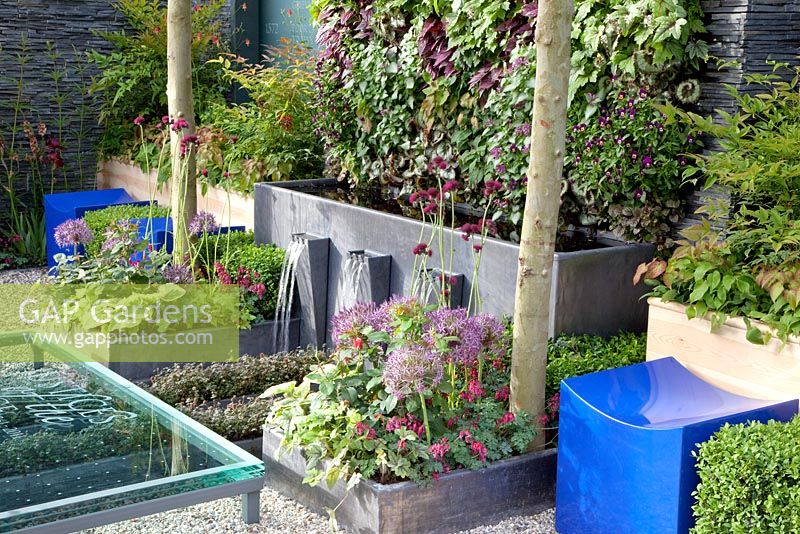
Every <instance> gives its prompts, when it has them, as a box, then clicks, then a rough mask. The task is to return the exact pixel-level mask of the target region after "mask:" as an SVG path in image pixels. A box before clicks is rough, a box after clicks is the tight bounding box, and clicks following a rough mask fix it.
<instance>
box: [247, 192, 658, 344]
mask: <svg viewBox="0 0 800 534" xmlns="http://www.w3.org/2000/svg"><path fill="white" fill-rule="evenodd" d="M330 185H331V184H330V183H329V182H327V181H325V180H309V181H303V182H282V183H281V184H266V183H262V184H256V187H255V232H256V242H258V243H274V244H276V245H279V246H282V247H286V246H287V245H288V244H289V243H290V242H291V241H292V236H293V235H296V234H303V233H306V234H311V235H314V236H318V237H322V238H330V250H329V254H328V256H327V258H326V259H327V265H319V266H316V267H317V268H318V269H319V270H322V271H325V272H327V275H328V276H327V316H326V317H325V320H326V322H327V321H329V320H330V318H331V317H332V316H333V315H334V314H335V313H336V311H337V309H336V307H337V303H338V302H341V300H342V299H341V298H340V297H341V295H339V292H341V290H342V289H341V288H342V283H341V281H342V280H343V266H344V264H345V262H346V260H347V258H348V257H349V254H351V253H352V251H364V250H366V251H369V253H371V254H375V255H381V256H389V257H390V268H389V269H388V271H389V273H388V280H387V283H388V284H389V290H390V291H389V292H390V294H395V295H407V294H408V293H409V290H410V286H411V280H412V276H413V275H414V273H413V265H414V258H415V257H414V254H413V253H412V250H413V248H414V247H415V246H416V245H417V244H418V243H419V241H420V235H421V233H422V232H423V230H424V234H422V235H423V236H424V237H423V239H426V238H427V236H428V235H429V232H430V228H429V227H428V228H424V229H423V223H422V222H420V221H417V220H414V219H411V218H408V217H403V216H399V215H393V214H389V213H385V212H382V211H377V210H373V209H367V208H364V207H360V206H354V205H351V204H346V203H343V202H339V201H337V200H332V199H330V198H324V196H321V195H320V194H319V193H320V192H323V193H324V191H325V190H326V188H327V190H328V191H330ZM308 191H311V192H314V193H315V194H310V193H309V192H308ZM445 242H446V243H448V244H449V242H450V231H449V230H446V234H445ZM600 244H601V245H603V246H602V248H597V249H594V250H584V251H578V252H559V253H557V254H556V256H555V265H554V267H553V269H554V270H553V286H552V294H551V300H550V303H549V306H550V325H549V331H550V335H551V336H555V335H558V334H560V333H575V334H599V335H606V336H608V335H613V334H616V333H618V332H620V331H640V332H641V331H644V330H645V328H646V327H647V304H646V303H645V302H643V301H642V300H641V297H642V295H643V294H644V292H645V289H644V288H642V287H634V286H633V284H632V283H631V279H632V277H633V273H634V271H635V270H636V267H637V265H639V264H640V263H642V262H646V261H648V260H649V259H650V258H652V255H653V251H654V249H653V247H652V246H650V245H639V244H627V243H623V242H620V241H615V240H613V239H609V238H603V239H600ZM453 245H454V254H453V263H452V269H445V270H450V271H451V273H450V274H453V275H459V274H460V275H463V276H464V286H463V290H462V292H461V294H462V297H461V300H460V302H455V303H454V304H456V305H458V304H460V305H462V306H466V305H467V304H468V301H469V295H470V288H471V285H472V280H471V279H472V272H473V262H474V257H473V253H472V247H471V245H470V244H468V243H465V242H464V241H463V240H462V236H461V232H456V234H455V235H454V236H453ZM437 250H438V249H437ZM437 256H438V253H434V255H433V257H432V258H431V259H430V260H429V263H428V267H429V268H432V269H435V270H436V269H439V268H440V266H439V265H438V259H437ZM518 257H519V246H518V245H516V244H514V243H510V242H506V241H501V240H497V239H489V240H488V241H487V242H486V244H485V246H484V249H483V254H482V259H481V268H480V276H479V281H478V282H479V287H480V289H481V294H482V296H483V304H484V310H483V311H485V312H488V313H492V314H494V315H496V316H501V315H504V314H512V313H513V306H514V294H515V290H516V277H517V266H518V265H519V261H518ZM446 262H447V267H448V268H449V266H450V264H449V260H446ZM543 305H548V304H547V303H543Z"/></svg>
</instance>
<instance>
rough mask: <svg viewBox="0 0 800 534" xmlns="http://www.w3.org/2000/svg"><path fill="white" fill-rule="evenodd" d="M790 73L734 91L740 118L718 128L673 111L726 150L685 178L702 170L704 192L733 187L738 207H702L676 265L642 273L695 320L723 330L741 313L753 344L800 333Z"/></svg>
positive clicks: (796, 85) (797, 162) (796, 142)
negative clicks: (754, 90) (752, 89)
mask: <svg viewBox="0 0 800 534" xmlns="http://www.w3.org/2000/svg"><path fill="white" fill-rule="evenodd" d="M775 68H776V71H778V70H779V69H783V68H785V65H776V67H775ZM793 74H794V75H793V77H792V78H791V79H790V80H789V81H785V80H784V79H783V78H782V77H781V76H778V75H777V74H773V75H767V76H764V75H759V76H750V77H748V80H749V81H750V82H751V83H756V84H758V85H760V86H761V87H762V88H763V90H762V92H761V93H760V94H755V95H751V94H748V93H735V96H736V101H737V104H738V105H739V107H740V109H741V112H740V113H739V114H737V115H733V116H730V115H725V116H723V118H724V120H723V121H722V122H721V123H719V124H715V123H714V122H713V121H712V119H711V118H704V117H699V116H697V115H694V114H687V113H682V112H680V111H678V110H671V111H670V115H671V117H672V118H681V119H683V120H687V121H689V122H690V123H691V124H692V126H693V128H695V129H696V130H701V131H705V132H709V133H711V135H713V136H714V137H715V138H716V139H718V140H719V141H720V143H721V144H722V146H723V148H725V149H726V151H724V152H715V153H712V154H709V155H706V156H698V157H697V158H696V160H697V164H696V165H695V166H693V167H692V168H690V169H688V170H687V175H688V176H698V175H699V174H700V173H702V174H704V175H706V176H707V177H708V179H707V182H706V185H707V186H711V185H714V184H721V185H724V186H726V187H728V188H730V190H731V191H732V202H722V201H718V202H714V203H711V204H710V205H709V206H706V207H704V208H702V211H701V212H702V213H703V214H704V218H703V220H701V222H700V223H698V224H697V225H695V226H693V227H691V228H688V229H686V230H684V231H683V232H682V236H683V237H684V238H685V239H684V240H682V241H680V242H679V245H680V246H679V247H678V248H677V249H676V250H675V252H674V253H673V255H672V257H671V258H670V259H669V261H668V262H664V261H654V262H652V263H651V264H649V265H645V266H642V267H640V271H639V273H638V275H639V276H642V275H644V276H645V278H646V279H648V283H650V284H651V285H654V286H655V287H654V289H653V292H652V294H653V295H654V296H657V297H660V298H662V299H663V300H667V301H671V300H674V301H677V302H680V303H682V304H686V305H687V316H688V317H689V318H692V317H703V316H706V315H708V316H709V318H710V320H711V322H712V325H713V326H714V327H717V326H719V325H721V324H722V323H724V322H725V320H726V319H727V317H729V316H740V317H744V318H745V322H747V323H748V331H747V338H748V339H749V340H750V341H752V342H754V343H759V344H760V343H764V342H766V341H767V340H768V339H769V338H770V336H772V335H777V336H778V337H779V338H780V339H782V340H786V339H787V338H788V337H789V336H796V335H800V309H798V306H799V305H800V263H798V261H797V258H798V254H800V223H798V220H800V195H798V191H799V190H800V189H798V188H800V135H798V134H800V127H798V120H800V67H797V68H795V69H794V72H793ZM724 226H727V228H726V230H725V231H724V232H721V231H720V230H719V228H720V227H724ZM750 319H758V320H760V321H762V322H763V323H765V324H766V325H767V326H768V327H769V330H768V331H762V330H761V329H760V328H759V327H758V326H756V325H754V324H752V323H750Z"/></svg>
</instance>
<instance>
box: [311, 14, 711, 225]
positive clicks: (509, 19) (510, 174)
mask: <svg viewBox="0 0 800 534" xmlns="http://www.w3.org/2000/svg"><path fill="white" fill-rule="evenodd" d="M577 4H578V5H577V7H578V12H577V15H576V19H575V25H574V28H573V43H572V44H573V51H574V52H573V53H574V55H573V64H574V66H575V68H574V69H573V78H572V81H571V87H570V90H571V94H572V97H573V99H572V105H571V116H572V117H573V118H574V119H575V120H577V121H579V122H584V121H588V120H590V118H591V117H592V116H593V115H594V114H595V113H596V112H597V110H598V109H599V108H600V107H601V106H602V105H604V103H606V102H607V98H608V92H609V91H610V89H611V80H612V79H614V78H616V79H617V80H618V85H621V86H623V87H625V88H629V87H630V88H632V89H633V91H638V89H639V88H642V87H644V88H646V89H647V90H648V91H649V93H650V94H653V95H656V94H658V95H661V94H666V95H667V96H668V98H669V99H670V100H672V99H677V100H679V101H681V102H683V103H687V104H691V103H693V102H696V99H697V96H698V95H697V90H698V89H699V86H698V84H697V82H696V81H694V80H687V77H690V75H691V73H693V72H694V71H695V70H696V69H697V67H698V66H700V65H701V64H702V63H703V62H704V60H705V59H706V56H707V47H706V45H705V43H703V42H702V41H700V40H699V39H698V36H699V35H700V34H701V33H702V31H703V23H702V12H701V10H700V8H699V2H698V1H697V0H669V1H666V2H665V1H661V0H613V1H611V2H597V1H595V0H581V1H579V2H578V3H577ZM312 13H314V14H315V16H316V18H317V21H318V23H319V24H320V33H319V41H320V45H321V50H322V51H321V55H322V58H323V61H322V62H321V63H320V65H319V77H320V82H319V87H318V89H319V92H320V98H319V109H318V115H317V125H318V126H319V128H320V132H321V134H322V136H323V140H324V142H325V148H326V155H327V159H326V162H327V163H328V166H327V170H328V171H329V172H330V173H331V174H333V175H335V176H337V177H339V178H341V179H348V180H350V181H351V182H353V183H355V184H356V185H357V186H358V187H369V188H382V189H383V190H384V191H385V192H387V193H386V194H391V195H396V194H398V193H399V194H401V195H402V194H403V193H411V192H412V191H414V190H416V189H418V188H425V189H427V188H428V187H431V186H436V185H437V183H438V181H439V180H440V179H447V178H445V177H444V176H442V174H443V173H441V172H440V171H441V170H442V169H443V168H446V172H447V173H449V174H452V175H453V176H454V177H455V179H458V180H460V181H462V182H464V184H465V186H466V187H465V189H464V190H463V191H462V193H460V194H459V201H467V202H468V203H471V204H474V205H478V206H480V205H484V204H486V202H487V201H486V199H485V198H484V196H483V190H484V184H485V183H486V182H489V181H494V180H499V181H501V182H502V183H503V185H504V188H503V197H502V198H501V199H498V200H499V202H498V203H497V204H496V205H495V204H493V205H492V210H491V211H492V213H491V215H492V216H493V217H494V218H495V219H497V218H500V217H503V216H504V217H506V218H507V219H508V220H510V221H511V223H513V224H515V225H518V224H519V222H520V219H521V216H522V212H523V207H524V198H525V189H526V182H525V176H526V169H527V164H528V155H529V150H528V143H529V139H530V129H531V126H530V117H531V115H532V109H533V87H534V80H535V75H536V65H535V64H536V58H535V48H534V45H533V31H534V27H535V24H536V17H537V7H536V3H535V2H532V1H524V2H508V1H505V0H463V1H461V2H455V3H446V2H445V3H430V2H420V1H418V0H415V1H412V0H402V1H401V0H379V1H376V2H373V3H371V4H370V7H369V9H365V8H362V7H361V6H360V4H357V3H356V2H330V1H329V0H317V1H315V2H314V3H313V4H312ZM649 105H650V104H649V103H648V106H649ZM607 107H611V103H608V105H607ZM648 112H649V113H651V117H657V116H658V114H657V113H656V112H655V111H654V110H651V109H648ZM638 122H641V123H642V124H643V123H644V120H643V119H642V120H639V121H638ZM643 133H645V130H644V129H643V128H640V129H638V130H637V131H636V132H635V133H633V134H631V135H639V134H643ZM660 133H663V132H660ZM649 137H650V141H655V142H658V143H663V144H664V145H665V146H664V153H665V157H664V159H666V155H667V154H669V155H674V154H675V150H676V148H677V145H678V144H679V142H678V141H676V140H675V139H673V138H670V137H668V136H655V135H649ZM652 149H653V151H654V152H655V153H659V152H660V151H661V149H662V146H661V145H660V144H657V145H655V146H653V147H652ZM581 152H582V150H581ZM608 159H611V154H610V153H609V154H608ZM434 160H441V161H443V162H444V164H443V165H444V166H442V165H439V164H437V165H435V166H431V162H432V161H434ZM625 163H626V161H625V160H624V159H623V160H620V161H618V162H615V164H614V166H613V167H610V168H611V169H615V168H616V165H617V164H625ZM676 166H677V164H676V163H675V159H673V161H671V162H670V164H669V165H664V166H660V167H658V168H657V169H653V170H651V171H650V172H648V173H646V174H645V175H640V174H638V173H635V174H631V175H630V176H628V178H627V183H626V184H625V185H626V186H629V185H631V182H633V184H632V185H634V187H631V188H630V189H628V190H626V191H624V192H623V191H621V186H620V188H619V189H620V191H619V192H618V193H617V194H618V196H621V195H628V196H630V195H631V194H632V193H633V191H635V190H636V189H642V190H644V189H653V188H654V187H656V186H660V187H662V188H663V190H662V191H660V193H662V194H663V195H665V198H663V199H658V198H656V195H655V194H651V195H650V197H648V198H647V199H645V200H642V199H641V197H640V198H639V199H637V201H638V202H640V203H641V204H643V205H645V209H644V210H638V211H644V212H646V213H638V212H637V213H636V214H628V213H627V211H632V210H635V209H636V208H637V207H638V206H634V207H630V206H623V207H621V208H620V210H624V211H626V213H624V214H623V213H619V214H617V215H616V216H611V215H607V214H608V212H609V209H608V207H607V206H603V207H601V208H600V209H595V210H594V211H595V213H591V214H589V216H590V218H592V219H593V220H594V222H595V223H596V224H598V225H599V226H600V227H601V228H603V229H609V228H611V229H615V230H618V231H622V230H623V229H625V230H626V231H625V232H623V233H624V234H625V237H628V238H633V239H640V240H645V239H647V238H648V236H650V235H652V234H653V232H654V231H657V232H658V234H659V235H661V236H663V235H664V234H665V232H664V230H663V226H662V225H664V224H669V222H671V219H673V218H674V214H675V213H676V212H677V211H678V208H679V206H671V204H673V203H675V202H676V200H675V199H677V198H678V195H677V188H678V186H679V185H680V180H679V176H680V173H679V171H678V169H677V168H676ZM580 170H582V169H580ZM607 170H609V168H603V169H601V172H602V173H603V174H604V173H605V172H606V171H607ZM593 172H594V173H595V174H596V172H597V170H596V169H593ZM571 178H572V180H573V183H575V184H576V185H577V188H578V189H579V190H581V191H587V190H589V189H591V188H592V185H591V184H592V182H596V181H597V180H596V179H594V178H593V177H592V176H589V177H587V183H586V184H583V183H581V182H582V180H583V176H582V174H581V173H580V172H575V173H574V174H573V176H572V177H571ZM676 184H677V185H676ZM640 186H644V187H640ZM667 187H669V189H666V188H667ZM651 201H653V202H654V205H653V206H650V205H649V203H650V202H651ZM659 201H660V202H659ZM667 204H670V206H668V205H667ZM580 207H581V208H583V207H584V206H583V205H580ZM620 219H625V220H626V224H627V226H625V225H624V224H622V223H620ZM630 225H638V227H637V228H635V229H636V230H638V231H636V232H634V231H632V230H630ZM510 237H511V238H516V237H518V236H517V235H516V232H514V231H512V232H510Z"/></svg>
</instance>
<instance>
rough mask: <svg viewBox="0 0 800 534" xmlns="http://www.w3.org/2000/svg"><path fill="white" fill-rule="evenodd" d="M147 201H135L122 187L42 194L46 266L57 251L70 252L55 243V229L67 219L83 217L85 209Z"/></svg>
mask: <svg viewBox="0 0 800 534" xmlns="http://www.w3.org/2000/svg"><path fill="white" fill-rule="evenodd" d="M148 203H149V202H147V201H136V200H134V199H133V197H131V196H130V195H129V194H128V193H127V192H126V191H125V190H124V189H104V190H100V191H78V192H75V193H54V194H52V195H45V196H44V222H45V232H46V239H47V241H46V244H47V266H48V267H53V266H55V264H56V262H55V260H54V259H53V256H55V255H56V254H58V253H59V252H61V253H64V254H72V251H71V250H69V249H66V248H61V247H59V246H58V244H57V243H56V239H55V235H54V233H55V229H56V227H57V226H58V225H59V224H61V223H62V222H64V221H66V220H68V219H77V218H80V217H83V216H84V214H85V213H86V212H87V211H93V210H99V209H103V208H107V207H108V206H117V205H121V204H135V205H147V204H148Z"/></svg>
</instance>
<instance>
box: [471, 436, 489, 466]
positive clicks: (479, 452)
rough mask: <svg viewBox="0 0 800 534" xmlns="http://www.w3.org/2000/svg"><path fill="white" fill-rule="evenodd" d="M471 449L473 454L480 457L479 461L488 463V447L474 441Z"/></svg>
mask: <svg viewBox="0 0 800 534" xmlns="http://www.w3.org/2000/svg"><path fill="white" fill-rule="evenodd" d="M469 449H470V451H472V454H474V455H476V456H477V457H478V460H480V461H481V462H485V461H486V452H487V451H486V445H484V444H483V443H481V442H480V441H473V442H472V443H471V444H470V446H469Z"/></svg>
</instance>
